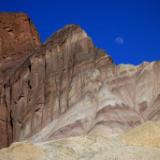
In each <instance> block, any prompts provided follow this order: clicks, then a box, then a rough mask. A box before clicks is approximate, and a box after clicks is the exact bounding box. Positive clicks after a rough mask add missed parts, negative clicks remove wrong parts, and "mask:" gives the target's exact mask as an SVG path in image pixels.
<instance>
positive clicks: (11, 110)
mask: <svg viewBox="0 0 160 160" xmlns="http://www.w3.org/2000/svg"><path fill="white" fill-rule="evenodd" d="M22 62H23V63H22V64H19V65H18V67H17V68H16V69H14V72H12V74H11V76H9V78H8V80H7V81H6V82H5V83H4V88H3V97H2V98H1V100H2V102H3V103H2V104H3V105H4V104H5V105H4V106H5V107H4V108H6V112H7V113H6V115H8V116H7V118H8V120H7V122H8V121H10V126H8V125H7V127H6V130H4V131H3V132H4V135H7V137H8V138H9V139H10V136H11V137H12V138H13V141H20V140H26V139H28V140H31V141H32V142H40V141H46V140H52V139H59V138H64V137H70V136H77V135H84V134H85V135H86V134H89V135H95V134H99V133H101V134H102V133H103V134H104V135H108V136H116V135H119V134H121V133H123V132H125V131H127V130H128V129H130V128H132V127H135V126H137V125H139V124H141V123H143V122H145V121H147V120H155V121H157V120H159V119H160V105H159V100H160V97H159V95H160V62H151V63H148V62H145V63H143V64H141V65H139V66H132V65H115V64H114V63H113V62H112V59H111V57H110V56H109V55H107V54H105V53H104V51H102V50H101V49H98V48H96V47H95V46H94V44H93V43H92V41H91V39H90V38H89V37H88V35H87V34H86V33H85V31H83V30H82V29H81V28H80V27H79V26H78V25H67V26H65V27H64V28H63V29H61V30H59V31H58V32H56V33H55V34H54V35H53V36H51V37H50V38H49V39H48V41H47V42H46V43H45V44H44V45H42V46H41V47H40V48H39V49H36V50H35V51H34V52H33V54H32V55H30V56H29V57H28V56H27V58H26V57H25V60H24V61H22ZM2 113H4V112H2ZM5 117H6V116H5ZM10 128H11V129H10ZM10 132H11V134H9V133H10ZM5 133H7V134H5ZM8 142H9V143H10V142H11V140H8Z"/></svg>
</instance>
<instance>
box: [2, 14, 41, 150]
mask: <svg viewBox="0 0 160 160" xmlns="http://www.w3.org/2000/svg"><path fill="white" fill-rule="evenodd" d="M39 45H40V39H39V36H38V33H37V31H36V29H35V27H34V25H33V24H32V23H31V21H30V19H29V18H28V16H27V15H25V14H23V13H0V132H1V134H0V147H1V146H6V145H7V144H9V143H10V141H12V140H11V139H12V136H11V132H12V131H11V130H12V129H11V128H12V126H11V125H12V124H11V122H10V116H11V115H10V109H9V108H8V107H6V100H5V99H8V98H9V97H6V95H5V88H6V82H7V81H9V79H10V76H11V75H12V74H13V73H14V71H15V70H16V69H17V68H18V66H20V65H21V64H22V63H23V62H24V61H25V59H26V58H27V57H28V56H29V55H31V54H32V52H33V51H34V50H36V48H37V47H38V46H39ZM7 96H9V95H7ZM10 98H11V97H10Z"/></svg>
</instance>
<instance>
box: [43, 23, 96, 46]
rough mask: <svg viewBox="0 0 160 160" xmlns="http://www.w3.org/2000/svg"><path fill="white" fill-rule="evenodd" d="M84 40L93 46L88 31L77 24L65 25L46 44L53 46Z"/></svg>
mask: <svg viewBox="0 0 160 160" xmlns="http://www.w3.org/2000/svg"><path fill="white" fill-rule="evenodd" d="M80 41H83V42H84V43H86V45H87V46H89V47H90V48H93V46H94V45H93V43H92V40H91V38H90V37H89V36H88V35H87V33H86V32H85V31H84V30H83V29H82V28H81V27H80V26H79V25H76V24H70V25H66V26H64V27H63V28H62V29H60V30H58V31H57V32H55V33H54V34H53V35H52V36H51V37H50V38H49V39H48V40H47V41H46V42H45V45H47V46H48V45H49V46H51V47H56V46H62V45H63V44H65V43H76V42H80Z"/></svg>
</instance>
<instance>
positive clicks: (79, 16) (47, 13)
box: [0, 0, 160, 64]
mask: <svg viewBox="0 0 160 160" xmlns="http://www.w3.org/2000/svg"><path fill="white" fill-rule="evenodd" d="M0 11H1V12H2V11H12V12H26V13H27V14H28V15H29V16H30V17H31V19H32V21H33V22H34V24H35V25H36V27H37V29H38V31H39V33H40V36H41V40H42V41H43V42H44V41H45V40H46V39H47V37H49V36H50V35H51V34H52V33H53V32H55V31H56V30H58V29H59V28H62V27H63V26H64V25H66V24H72V23H75V24H79V25H80V26H81V27H82V28H83V29H85V31H86V32H87V33H88V35H89V36H90V37H91V38H92V40H93V41H94V43H95V44H96V46H97V47H99V48H103V49H104V50H106V51H107V52H108V53H109V54H110V55H111V56H112V58H113V60H114V62H115V63H133V64H139V63H141V62H142V61H153V60H160V0H0Z"/></svg>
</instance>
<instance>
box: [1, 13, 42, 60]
mask: <svg viewBox="0 0 160 160" xmlns="http://www.w3.org/2000/svg"><path fill="white" fill-rule="evenodd" d="M37 45H40V40H39V37H38V33H37V31H36V29H35V27H34V25H33V24H32V23H31V21H30V19H29V18H28V16H27V15H25V14H23V13H17V14H16V13H1V14H0V59H5V58H7V57H9V58H10V57H11V56H13V55H16V56H19V55H22V54H25V53H27V54H28V51H29V49H30V48H31V46H32V47H33V48H35V46H37Z"/></svg>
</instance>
